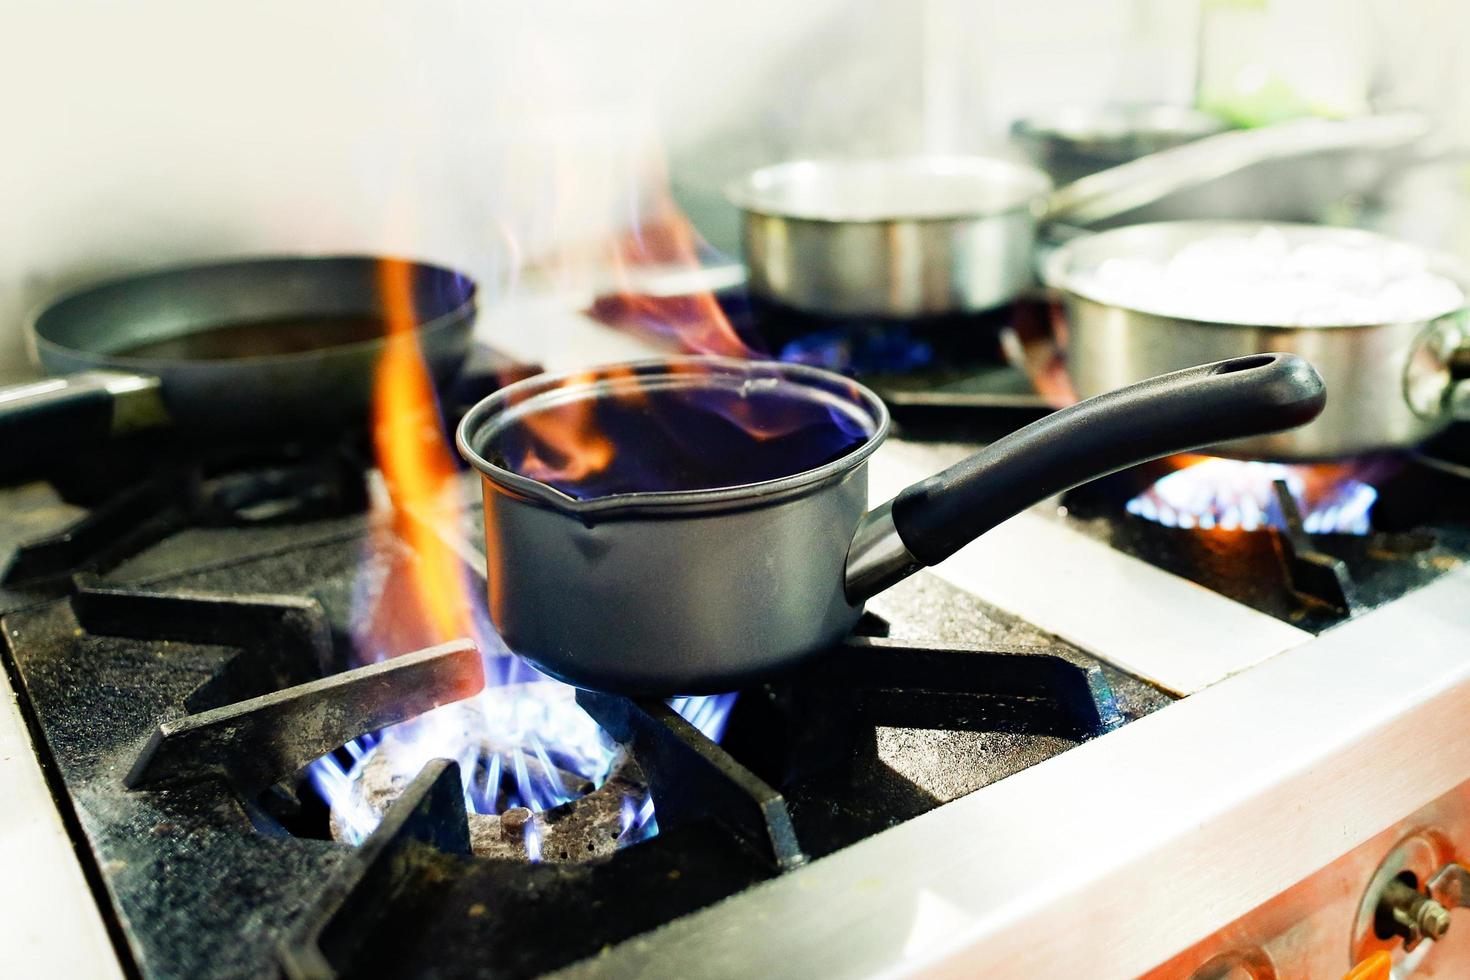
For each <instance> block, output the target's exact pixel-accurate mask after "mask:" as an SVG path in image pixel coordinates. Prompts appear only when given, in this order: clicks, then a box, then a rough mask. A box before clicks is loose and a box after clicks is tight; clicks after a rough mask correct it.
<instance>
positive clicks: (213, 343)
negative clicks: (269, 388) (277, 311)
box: [115, 313, 386, 361]
mask: <svg viewBox="0 0 1470 980" xmlns="http://www.w3.org/2000/svg"><path fill="white" fill-rule="evenodd" d="M384 333H386V327H385V326H384V323H383V321H382V319H381V318H379V317H376V316H373V315H372V314H364V313H348V314H341V315H337V316H312V317H281V318H279V319H274V320H250V321H247V322H244V323H225V324H221V325H219V326H216V327H205V328H202V329H200V330H196V331H194V332H191V333H186V334H183V335H181V336H177V337H168V338H165V339H162V340H150V341H147V342H145V343H142V344H137V345H135V346H132V347H126V348H124V349H122V350H119V351H116V352H115V353H117V354H118V355H120V356H122V357H141V358H148V359H150V360H160V361H162V360H167V361H224V360H232V359H235V358H242V357H265V356H269V355H273V354H301V353H305V352H306V351H313V350H322V349H323V348H327V347H341V346H342V345H344V344H356V343H361V342H362V341H364V340H376V339H378V338H379V337H382V336H383V335H384Z"/></svg>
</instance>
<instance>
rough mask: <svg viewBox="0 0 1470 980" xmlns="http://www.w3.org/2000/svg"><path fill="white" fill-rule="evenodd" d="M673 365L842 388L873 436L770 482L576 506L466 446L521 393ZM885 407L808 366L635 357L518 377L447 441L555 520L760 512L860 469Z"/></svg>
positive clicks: (883, 431) (883, 424)
mask: <svg viewBox="0 0 1470 980" xmlns="http://www.w3.org/2000/svg"><path fill="white" fill-rule="evenodd" d="M676 364H695V365H710V366H712V367H716V368H726V369H730V370H735V371H739V372H748V371H750V370H751V369H752V368H765V369H768V370H769V369H775V370H777V371H779V372H781V373H782V374H783V375H787V376H795V377H797V378H802V377H805V378H810V379H813V380H819V381H825V382H828V383H833V382H836V383H840V384H843V385H848V386H850V387H851V389H852V390H853V392H854V394H855V395H856V401H857V402H858V403H859V404H860V405H862V407H863V408H865V409H866V410H868V411H869V412H870V414H871V416H872V418H873V421H874V426H873V431H872V432H870V433H869V434H868V436H867V438H866V439H864V440H863V441H862V442H860V443H858V444H857V445H856V446H854V447H853V448H852V449H850V450H848V451H847V452H846V453H844V454H843V455H841V456H839V457H838V458H836V459H834V460H829V461H828V462H826V463H823V464H822V465H821V466H814V467H811V468H809V469H805V470H800V471H798V472H796V473H790V474H787V475H786V476H782V477H777V478H775V479H771V480H761V481H759V482H756V483H742V484H738V485H736V486H732V487H715V488H710V489H704V490H673V491H640V492H635V493H619V494H609V495H607V496H603V497H593V498H591V499H588V500H579V499H577V498H576V497H573V496H571V495H570V494H566V493H563V492H562V491H560V490H558V489H556V488H555V487H553V486H550V485H548V484H545V483H542V482H540V481H539V480H533V479H531V478H530V477H526V476H522V475H521V474H519V473H515V472H513V471H511V470H508V469H505V468H504V467H501V466H497V465H495V464H494V463H492V462H490V461H489V460H488V459H486V458H485V457H484V456H482V455H481V454H480V452H479V451H478V450H477V449H475V448H474V447H473V446H472V445H471V444H470V441H471V440H472V439H474V438H476V437H477V436H478V435H479V432H480V430H481V428H482V427H483V426H484V425H485V424H486V423H487V422H488V420H489V419H490V418H491V417H493V415H494V414H495V413H496V412H497V411H499V410H500V409H501V408H502V407H503V406H504V405H505V404H506V403H507V402H509V401H511V400H512V399H514V398H516V397H517V396H519V395H521V394H523V393H524V392H527V391H532V390H539V389H541V388H543V387H549V388H552V389H554V388H556V387H558V386H560V385H562V384H565V383H566V382H567V381H569V380H571V379H573V378H576V377H578V376H581V375H585V374H587V373H588V372H589V370H591V371H598V372H604V371H608V372H611V371H624V370H627V371H633V372H636V371H638V370H639V369H640V368H642V369H647V368H657V367H668V366H670V365H676ZM890 421H891V420H890V418H889V412H888V406H887V405H885V404H884V403H883V400H882V399H881V398H879V397H878V395H877V394H876V393H875V392H874V391H873V390H872V389H871V388H869V387H867V386H866V385H864V384H861V383H860V382H858V381H855V380H853V379H852V378H849V377H847V376H846V375H842V374H837V373H836V372H833V371H827V370H825V369H823V368H817V367H812V366H811V365H807V364H794V363H790V362H786V361H773V360H768V359H759V360H757V359H746V358H739V357H719V356H710V355H703V356H701V355H691V356H672V357H651V358H641V359H639V360H636V361H620V362H616V363H610V364H599V365H597V366H596V367H595V368H590V369H589V368H583V369H573V370H568V371H558V372H545V373H542V374H538V375H535V376H533V377H530V378H525V379H523V380H521V381H517V382H515V383H514V384H510V385H507V386H505V387H504V388H501V389H499V390H497V391H495V392H492V393H491V394H490V395H488V396H486V397H485V398H482V399H481V400H480V401H478V402H476V403H475V405H474V406H473V407H471V408H470V410H469V411H468V412H466V413H465V414H464V418H462V419H461V420H460V423H459V425H458V426H457V427H456V428H455V432H454V442H455V446H456V447H457V448H458V449H459V453H460V455H461V456H462V457H464V459H465V460H466V461H467V462H468V463H469V464H470V466H471V467H473V468H474V469H475V470H476V471H478V472H479V473H480V474H481V475H482V476H483V477H485V478H486V479H487V480H489V481H490V482H491V483H493V484H494V485H495V486H496V487H497V488H498V489H500V490H503V491H507V492H509V493H511V494H513V495H515V496H516V497H518V498H520V499H524V500H528V501H530V502H532V503H536V504H540V505H544V506H547V507H550V508H551V509H553V510H556V511H560V512H562V513H567V514H572V515H576V516H579V517H583V516H591V515H597V516H598V517H610V516H615V515H636V516H659V515H663V516H670V517H672V516H678V515H685V514H690V513H700V512H708V511H727V510H731V509H734V508H743V507H751V506H759V505H765V504H770V503H775V502H777V501H783V500H786V499H789V498H791V497H794V496H798V495H802V494H805V493H807V492H811V491H814V490H816V489H819V488H821V487H823V486H825V485H827V484H828V483H830V482H832V481H833V480H836V479H838V478H840V477H842V476H843V475H845V474H847V473H849V472H851V471H853V470H854V469H856V468H857V467H859V466H861V465H862V463H863V462H865V461H866V460H867V458H868V457H869V456H871V455H872V454H873V453H874V452H875V451H876V450H877V448H878V446H879V445H881V444H882V443H883V440H884V439H886V438H887V436H888V430H889V426H890Z"/></svg>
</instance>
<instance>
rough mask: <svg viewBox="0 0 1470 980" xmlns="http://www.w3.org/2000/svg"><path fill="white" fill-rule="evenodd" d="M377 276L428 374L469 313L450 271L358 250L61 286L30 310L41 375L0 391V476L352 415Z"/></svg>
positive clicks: (379, 328)
mask: <svg viewBox="0 0 1470 980" xmlns="http://www.w3.org/2000/svg"><path fill="white" fill-rule="evenodd" d="M405 270H406V271H405ZM385 272H386V273H387V274H388V275H390V276H391V275H393V274H394V273H397V274H398V275H400V276H406V277H407V281H408V283H409V290H408V291H409V292H410V293H411V296H412V304H413V314H414V323H415V324H416V336H417V340H418V344H419V348H420V350H421V351H422V352H423V356H424V359H425V362H426V364H427V366H428V368H429V371H430V372H431V374H432V375H433V377H434V379H435V380H436V382H438V383H440V384H442V383H444V382H445V381H447V380H449V379H450V378H451V377H453V375H454V374H455V373H456V372H457V371H458V369H459V366H460V364H461V363H462V361H463V360H464V357H465V354H466V352H467V351H468V349H469V342H470V331H471V328H472V327H473V323H474V313H475V283H474V281H473V280H471V279H470V278H469V277H468V276H465V275H463V274H461V273H458V272H455V271H453V270H451V269H446V268H443V267H440V266H434V265H426V264H423V263H417V262H407V261H406V260H402V259H386V258H373V257H368V256H344V257H324V258H265V259H247V260H242V261H231V262H221V263H216V264H210V265H198V266H189V267H181V268H174V269H167V270H164V271H160V272H154V273H150V274H146V275H141V276H133V277H129V278H126V279H118V280H115V281H112V282H107V283H103V284H101V285H95V286H90V287H88V288H85V289H83V290H80V291H78V292H74V293H70V294H68V295H66V296H64V297H62V298H61V299H59V300H57V301H55V302H53V303H51V304H50V305H48V306H47V307H45V308H44V309H43V310H42V311H41V312H40V313H39V314H37V315H36V316H35V317H34V318H33V319H32V320H31V322H30V323H29V324H28V325H27V331H28V339H29V342H30V343H31V345H32V349H33V351H34V354H35V357H36V360H37V361H38V362H39V363H40V365H41V366H42V368H44V369H45V370H46V371H47V372H48V373H50V374H52V375H56V377H52V378H49V379H46V380H43V381H37V382H32V383H28V384H22V385H16V386H13V387H10V388H3V389H0V445H3V446H4V447H5V452H4V453H3V454H0V458H4V459H8V460H9V462H8V463H6V464H5V468H6V469H7V470H8V471H9V472H10V473H11V474H12V475H13V474H14V473H15V472H20V471H24V470H25V469H27V464H35V463H38V462H42V461H50V460H54V459H56V458H58V457H59V456H62V455H64V454H66V453H74V452H78V451H82V450H85V449H87V448H90V447H95V446H97V445H99V444H100V443H102V442H104V441H105V440H107V439H108V438H110V437H111V436H114V435H118V434H121V433H124V432H128V431H131V430H136V429H140V428H147V427H150V426H158V425H173V426H175V427H176V428H178V429H180V430H182V432H183V433H184V434H185V435H187V436H191V437H200V438H204V439H208V440H214V439H242V438H251V439H269V438H276V437H283V438H284V437H292V438H294V437H299V436H309V435H312V434H317V433H325V432H330V431H333V430H336V429H341V428H345V427H347V426H349V425H352V424H355V423H360V422H362V421H363V420H365V419H366V418H367V414H368V409H369V406H370V404H371V401H372V388H373V369H374V366H375V365H376V363H377V361H378V358H379V356H380V355H381V354H382V352H383V349H384V347H385V344H386V341H385V339H384V323H385V320H384V318H383V316H382V313H383V296H384V288H383V283H384V276H385ZM398 281H402V279H400V280H398Z"/></svg>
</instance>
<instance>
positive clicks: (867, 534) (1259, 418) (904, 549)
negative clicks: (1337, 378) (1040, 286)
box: [846, 354, 1327, 603]
mask: <svg viewBox="0 0 1470 980" xmlns="http://www.w3.org/2000/svg"><path fill="white" fill-rule="evenodd" d="M1326 402H1327V395H1326V390H1325V388H1324V386H1323V384H1322V378H1321V377H1320V376H1319V375H1318V374H1317V372H1316V370H1315V369H1314V368H1313V367H1312V366H1311V365H1310V364H1308V363H1307V362H1306V361H1304V360H1303V359H1302V358H1300V357H1298V356H1296V355H1295V354H1252V355H1249V356H1246V357H1236V358H1231V359H1230V360H1226V361H1217V362H1215V363H1213V364H1202V365H1200V366H1198V367H1192V368H1186V369H1185V370H1183V371H1175V372H1174V373H1172V374H1164V375H1160V376H1158V377H1156V378H1150V379H1148V380H1147V381H1140V382H1139V383H1137V384H1133V385H1129V386H1128V387H1126V388H1119V389H1118V390H1116V391H1110V392H1107V393H1106V394H1102V395H1098V396H1097V397H1095V398H1089V399H1087V400H1086V401H1083V402H1078V403H1077V404H1076V405H1072V406H1071V407H1069V408H1064V409H1062V410H1060V411H1058V412H1053V413H1052V414H1051V415H1048V416H1047V417H1046V418H1043V419H1040V420H1039V421H1036V422H1033V423H1032V424H1030V425H1028V426H1026V427H1025V428H1023V429H1019V430H1017V431H1016V432H1013V433H1011V434H1010V435H1008V436H1006V437H1005V438H1003V439H1000V440H999V441H997V442H994V443H992V444H991V445H989V446H987V447H986V448H985V449H983V450H981V451H980V452H978V453H976V454H975V455H973V456H970V457H968V458H967V459H964V460H961V461H960V462H958V463H956V464H955V465H954V466H951V467H950V468H949V469H947V470H945V471H944V472H942V473H938V474H936V475H934V476H931V477H929V478H928V479H927V480H923V481H920V482H919V483H915V484H914V485H913V486H911V487H909V488H908V489H906V490H904V491H903V492H901V493H900V494H899V495H898V496H897V497H894V498H893V499H892V500H891V501H889V502H888V503H886V504H884V505H882V506H881V507H879V508H877V509H876V510H874V511H872V512H871V513H870V514H868V515H867V516H866V517H865V518H864V519H863V523H862V525H861V526H860V527H859V529H858V532H857V534H856V535H855V536H854V538H853V543H852V546H851V549H850V550H849V552H848V558H847V574H846V585H847V596H848V599H849V601H851V602H854V603H856V602H860V601H862V600H863V599H866V598H868V597H869V596H872V595H875V594H876V593H878V592H881V591H882V590H884V589H886V588H888V586H890V585H892V584H894V583H895V582H897V581H899V580H900V579H902V578H904V577H905V576H907V575H909V574H911V573H912V572H914V571H917V570H918V569H919V568H920V567H922V566H925V565H933V564H936V563H938V562H941V561H943V560H944V559H946V558H948V557H949V556H950V555H952V554H954V553H955V552H956V551H958V550H959V549H960V548H962V547H963V546H965V545H966V544H968V543H969V542H970V541H972V540H974V539H975V538H977V537H979V536H980V535H981V534H984V533H985V532H986V531H988V530H990V529H991V528H993V527H995V526H996V525H997V524H999V523H1001V522H1002V521H1004V520H1006V519H1007V518H1009V517H1011V516H1013V515H1015V514H1017V513H1019V512H1020V511H1022V510H1024V509H1026V508H1027V507H1029V506H1031V505H1032V504H1034V503H1036V502H1037V501H1040V500H1044V499H1046V498H1047V497H1049V496H1051V495H1052V494H1055V493H1060V492H1062V491H1064V490H1069V489H1071V488H1072V487H1075V486H1077V485H1078V484H1080V483H1086V482H1087V481H1089V480H1095V479H1097V478H1099V477H1103V476H1107V475H1108V474H1109V473H1114V472H1116V471H1118V470H1121V469H1124V468H1126V467H1129V466H1136V465H1137V464H1139V463H1146V462H1148V461H1149V460H1153V459H1158V458H1159V457H1161V456H1168V455H1170V454H1171V453H1181V452H1187V451H1189V450H1191V449H1196V448H1199V447H1201V446H1211V445H1215V444H1216V443H1220V442H1226V441H1228V440H1231V439H1240V438H1243V437H1246V436H1255V435H1261V434H1264V433H1267V432H1278V431H1281V430H1284V429H1290V428H1294V427H1296V426H1298V425H1302V424H1304V423H1306V422H1310V421H1311V420H1312V419H1314V418H1316V417H1317V415H1318V414H1320V413H1321V411H1322V407H1323V406H1324V405H1325V404H1326Z"/></svg>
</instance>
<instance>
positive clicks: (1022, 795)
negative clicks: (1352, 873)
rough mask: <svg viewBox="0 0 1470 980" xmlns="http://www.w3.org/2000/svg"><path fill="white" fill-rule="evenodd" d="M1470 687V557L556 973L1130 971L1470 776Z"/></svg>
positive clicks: (566, 976) (566, 978)
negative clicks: (1110, 726)
mask: <svg viewBox="0 0 1470 980" xmlns="http://www.w3.org/2000/svg"><path fill="white" fill-rule="evenodd" d="M1467 698H1470V568H1465V569H1460V570H1457V571H1455V572H1452V573H1449V574H1447V575H1446V576H1444V577H1443V578H1441V579H1440V580H1438V581H1436V582H1435V583H1433V584H1431V585H1429V586H1427V587H1425V588H1423V589H1421V590H1419V591H1418V592H1415V593H1413V594H1411V595H1410V596H1408V597H1406V598H1404V599H1402V600H1400V601H1398V602H1395V603H1393V604H1391V605H1389V606H1386V607H1384V608H1381V609H1379V610H1376V611H1374V612H1371V613H1368V614H1366V615H1364V616H1362V617H1361V618H1359V619H1357V620H1354V621H1352V622H1350V623H1347V624H1345V625H1343V626H1340V627H1338V628H1337V629H1334V630H1332V631H1330V632H1328V633H1325V634H1323V635H1322V636H1320V637H1316V638H1314V639H1312V640H1310V641H1308V642H1306V643H1304V644H1302V645H1301V646H1298V647H1296V648H1294V649H1291V650H1288V651H1286V652H1284V653H1281V654H1279V655H1278V656H1276V657H1274V658H1272V659H1270V660H1268V661H1266V662H1264V663H1262V664H1260V665H1258V666H1256V667H1253V668H1251V669H1249V670H1246V671H1244V672H1241V673H1239V674H1236V675H1234V676H1232V677H1229V678H1227V679H1225V680H1223V681H1221V682H1219V683H1217V684H1214V685H1213V686H1211V687H1209V688H1207V689H1205V690H1203V691H1201V692H1200V693H1198V694H1195V695H1194V696H1192V697H1190V698H1187V699H1185V700H1183V701H1180V702H1178V703H1176V704H1173V705H1170V706H1168V707H1166V708H1164V709H1162V710H1160V711H1157V712H1155V713H1154V714H1152V715H1149V716H1148V717H1145V718H1142V719H1140V720H1138V721H1136V722H1133V723H1132V724H1130V725H1128V726H1126V727H1124V728H1122V729H1120V730H1119V731H1116V732H1113V733H1111V734H1108V735H1106V736H1104V737H1102V738H1099V739H1097V740H1094V741H1092V742H1089V743H1086V744H1084V745H1082V746H1080V747H1078V748H1076V749H1073V750H1071V751H1069V752H1066V753H1063V754H1062V755H1060V756H1057V757H1055V758H1053V759H1050V760H1047V761H1046V762H1043V763H1041V764H1039V765H1037V766H1035V767H1033V768H1031V769H1028V770H1026V771H1024V772H1022V773H1019V774H1017V775H1015V776H1012V777H1010V778H1008V779H1005V780H1003V781H1001V782H1000V783H997V784H995V785H992V786H989V787H986V788H985V789H982V790H980V791H978V792H976V793H973V794H971V795H970V796H968V797H965V798H963V799H960V800H957V801H955V802H953V803H950V804H948V805H947V806H943V807H941V808H939V809H937V810H935V811H932V812H931V813H928V814H926V815H924V816H922V817H919V818H917V819H915V820H911V821H909V822H907V823H905V824H903V825H901V826H899V827H895V828H894V829H892V830H889V831H886V832H884V833H882V834H879V835H877V836H875V837H873V838H870V839H868V840H866V841H863V842H861V843H859V844H856V845H854V846H852V847H849V848H847V849H845V850H843V851H840V852H838V853H837V854H834V855H832V856H830V857H827V858H824V859H822V860H820V861H817V862H815V863H813V864H812V865H810V866H809V867H807V868H804V869H801V870H799V871H796V872H793V873H790V874H787V875H785V876H783V877H781V878H778V879H775V880H773V881H770V882H767V883H765V884H763V885H761V886H758V887H756V888H753V889H750V890H748V891H746V892H744V893H742V894H739V895H736V896H734V897H732V898H730V899H728V900H726V901H724V902H722V903H720V904H718V905H716V906H713V907H711V908H708V909H705V910H703V911H701V912H698V913H696V914H694V915H690V916H687V917H685V918H683V919H680V920H678V921H676V922H673V923H670V924H668V925H666V926H664V927H662V928H660V929H658V930H655V931H654V932H651V933H648V934H646V935H644V936H640V937H638V938H636V939H633V940H630V941H628V942H625V943H623V944H621V945H619V946H617V947H615V948H613V949H611V950H608V951H607V952H606V953H604V954H603V955H601V956H598V957H594V958H592V959H590V960H587V961H584V962H582V963H580V964H576V965H574V966H572V967H569V968H567V969H566V970H564V971H562V972H561V973H560V974H558V976H559V977H562V978H563V980H573V978H583V977H592V976H597V977H637V976H655V975H657V976H687V977H701V976H710V977H714V976H795V975H820V976H827V977H859V976H894V975H911V974H916V973H924V974H931V973H933V974H949V975H971V976H973V975H995V976H1026V977H1075V976H1088V977H1109V976H1118V977H1127V976H1135V975H1137V974H1138V973H1139V972H1141V971H1143V970H1146V969H1148V968H1150V967H1152V966H1155V965H1157V964H1159V963H1161V962H1163V961H1164V960H1166V959H1168V958H1169V957H1170V956H1171V955H1173V954H1174V953H1176V952H1178V951H1179V950H1181V949H1184V948H1186V947H1188V946H1190V945H1192V944H1193V943H1195V942H1197V941H1198V940H1200V939H1201V938H1203V937H1205V936H1207V935H1209V934H1210V933H1211V932H1213V931H1214V930H1216V929H1218V928H1220V927H1222V926H1224V925H1226V924H1228V923H1230V922H1231V921H1233V920H1234V919H1236V918H1238V917H1239V916H1241V915H1242V914H1244V913H1245V912H1247V911H1249V910H1250V909H1252V908H1254V907H1256V906H1257V905H1259V904H1261V903H1262V902H1264V901H1266V900H1267V899H1269V898H1271V897H1272V896H1274V895H1276V894H1278V893H1279V892H1281V891H1282V890H1284V889H1285V888H1287V887H1288V886H1290V885H1291V884H1293V883H1294V882H1297V881H1299V880H1301V879H1302V878H1304V877H1306V876H1307V875H1309V874H1311V873H1312V872H1313V871H1315V870H1316V869H1318V868H1320V867H1322V866H1324V865H1326V864H1328V863H1329V862H1331V861H1333V860H1334V859H1335V858H1337V857H1339V856H1340V855H1342V854H1344V853H1346V852H1347V851H1349V850H1351V849H1352V848H1353V847H1354V846H1356V845H1358V844H1360V843H1361V842H1363V841H1366V840H1368V839H1369V838H1371V837H1373V835H1374V834H1376V833H1377V832H1379V831H1381V830H1383V829H1384V828H1385V827H1388V826H1390V825H1391V824H1393V823H1394V822H1395V821H1398V820H1400V819H1402V818H1404V817H1405V816H1407V815H1409V814H1411V813H1413V812H1414V811H1415V810H1417V809H1419V808H1420V807H1421V806H1423V805H1425V804H1426V803H1428V802H1429V801H1431V800H1434V799H1436V798H1437V797H1439V796H1440V795H1441V794H1443V793H1445V792H1447V791H1448V790H1449V789H1451V788H1452V787H1454V786H1456V785H1458V784H1459V783H1461V782H1463V781H1464V780H1465V779H1466V778H1467V777H1470V712H1466V711H1465V710H1464V705H1465V704H1466V703H1467V701H1466V699H1467ZM1365 884H1366V883H1365ZM1344 953H1345V951H1344ZM1346 966H1347V964H1346V960H1344V969H1346Z"/></svg>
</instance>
